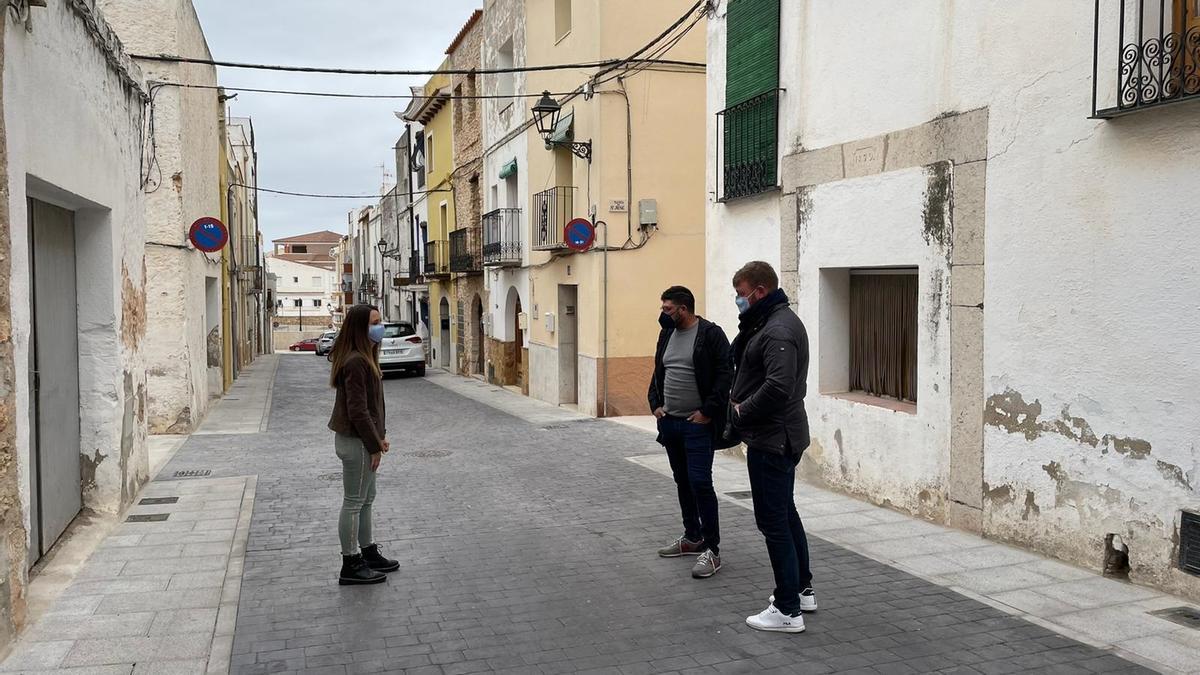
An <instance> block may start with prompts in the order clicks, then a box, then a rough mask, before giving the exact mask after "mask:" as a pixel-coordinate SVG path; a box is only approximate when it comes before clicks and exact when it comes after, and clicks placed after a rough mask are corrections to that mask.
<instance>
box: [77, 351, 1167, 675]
mask: <svg viewBox="0 0 1200 675" xmlns="http://www.w3.org/2000/svg"><path fill="white" fill-rule="evenodd" d="M325 368H327V366H325V365H324V364H323V362H320V361H318V360H315V359H283V360H281V365H280V368H279V371H278V373H277V381H276V383H275V391H276V394H275V396H274V399H273V403H272V409H271V415H270V423H269V426H268V428H267V430H266V432H265V433H260V434H248V435H239V436H219V435H195V436H193V437H191V438H190V439H189V440H188V441H187V443H186V444H185V445H184V447H183V448H182V449H181V450H180V451H179V453H178V454H176V455H175V457H174V458H173V459H172V461H171V463H170V465H169V466H168V467H167V468H166V470H165V474H164V475H170V474H172V473H173V472H174V471H176V470H182V469H197V468H206V469H211V470H212V471H213V476H214V477H216V478H222V477H230V478H232V477H237V476H245V475H255V476H257V477H258V482H257V486H256V493H255V501H254V511H253V518H252V520H251V521H250V523H249V525H248V526H249V535H250V536H249V541H248V542H247V546H246V551H245V562H244V564H243V565H242V567H241V570H242V572H243V574H242V578H241V580H240V584H233V585H231V588H236V589H238V590H240V599H239V604H238V611H237V614H236V623H235V629H234V630H235V637H234V642H233V644H232V648H231V652H232V655H233V657H232V661H231V664H230V665H231V670H232V672H234V673H268V672H278V671H285V670H286V671H304V670H305V669H308V670H312V671H320V672H338V673H368V672H398V671H404V672H409V673H418V672H437V673H473V672H515V673H522V674H526V673H539V672H543V673H560V672H573V671H575V670H584V669H593V670H595V672H614V673H615V672H619V673H622V674H623V675H631V674H633V673H648V672H668V673H669V672H694V673H708V674H711V673H751V672H753V673H761V672H788V673H826V672H834V671H835V670H837V669H842V670H846V671H854V670H855V669H859V671H860V672H884V673H908V672H936V671H937V670H946V671H947V672H970V669H975V670H978V671H979V672H988V671H987V670H986V669H987V668H1001V667H1003V666H1002V665H1001V664H1004V663H1006V662H1009V663H1011V662H1012V661H1013V660H1014V659H1017V658H1022V659H1027V661H1025V663H1027V664H1028V667H1031V668H1035V669H1036V668H1045V669H1049V668H1057V667H1060V666H1063V665H1064V664H1069V665H1072V666H1078V667H1084V668H1093V669H1095V670H1097V672H1099V671H1100V670H1101V669H1103V668H1112V667H1115V665H1117V664H1119V665H1120V666H1121V667H1122V668H1124V669H1125V671H1127V672H1145V671H1142V670H1140V669H1139V668H1138V667H1136V666H1134V665H1133V664H1131V663H1129V662H1127V661H1122V660H1120V659H1119V658H1116V657H1113V656H1112V655H1110V654H1107V653H1106V652H1103V651H1100V650H1096V649H1093V648H1090V647H1086V646H1082V645H1078V644H1077V643H1073V642H1071V641H1069V640H1068V641H1065V642H1062V641H1061V640H1062V639H1061V638H1057V636H1055V635H1054V634H1053V633H1052V632H1050V631H1049V630H1047V629H1044V628H1042V627H1040V626H1035V625H1032V624H1028V623H1026V622H1024V621H1022V620H1021V619H1019V618H1016V617H1013V616H1010V615H1007V614H1004V613H1002V612H1000V611H999V610H997V609H994V608H992V607H989V606H987V605H983V604H980V603H977V602H975V601H973V600H970V599H968V598H965V597H962V596H960V595H958V594H956V593H954V592H953V591H951V590H949V589H947V588H944V587H940V586H938V585H935V584H933V583H930V582H927V581H924V580H922V579H918V578H916V577H912V576H910V575H908V574H907V573H905V572H903V571H900V570H898V569H895V568H892V567H888V566H887V565H884V564H881V563H878V562H875V561H873V560H870V559H868V558H865V557H862V556H860V555H857V554H855V553H853V552H850V551H848V550H846V549H844V548H841V547H839V546H836V545H834V544H832V543H830V542H828V541H825V540H822V539H820V538H819V537H816V536H812V537H811V538H810V547H811V549H812V559H813V565H814V573H815V575H816V579H815V582H816V585H817V589H818V593H819V594H820V596H821V606H822V610H821V611H820V612H818V613H817V614H814V615H811V616H809V617H808V618H807V619H806V620H807V623H808V626H809V630H808V632H806V633H804V634H802V635H793V636H781V635H776V634H765V633H758V632H755V631H752V630H750V629H749V628H748V627H747V626H745V625H744V619H745V617H746V616H748V615H750V614H753V613H755V612H758V611H760V610H761V609H762V608H763V607H764V606H765V604H766V597H767V595H769V594H770V593H771V590H772V588H771V587H772V586H773V584H772V581H771V573H770V567H769V563H768V561H767V556H766V551H765V547H764V546H763V543H762V538H761V535H759V533H758V532H757V530H756V528H755V526H754V520H753V514H752V513H750V512H749V511H748V510H745V509H742V508H740V507H737V506H734V505H731V504H725V503H723V504H722V507H721V508H722V511H721V516H722V534H723V540H724V541H723V547H722V548H723V549H724V553H725V555H724V556H723V557H724V561H723V562H724V563H725V568H724V569H723V570H722V571H721V573H720V574H718V575H717V576H716V577H713V578H712V579H709V580H705V581H697V580H694V579H691V578H690V576H689V574H688V568H689V564H688V562H689V561H683V562H681V561H672V560H663V559H660V558H658V557H657V556H656V555H655V553H654V551H655V549H657V548H658V547H659V546H661V545H662V544H663V543H664V542H665V541H666V540H668V539H669V538H670V537H672V536H676V535H677V534H678V530H679V522H678V521H679V517H678V513H677V508H678V507H677V506H676V505H675V491H674V485H673V484H672V483H671V481H670V479H669V478H664V477H663V476H661V475H659V474H657V473H654V472H652V471H649V470H648V469H645V468H643V467H641V466H638V465H636V464H634V463H632V462H629V461H627V460H626V458H627V457H633V456H640V455H647V454H651V453H658V452H661V449H660V448H659V447H658V446H657V445H655V444H654V442H653V440H652V437H650V436H648V435H646V434H644V433H643V432H640V431H637V430H633V429H629V428H626V427H623V426H619V425H613V424H609V423H606V422H597V421H592V420H578V419H577V418H575V417H574V416H571V415H559V414H558V412H557V411H556V412H555V415H556V416H552V417H551V416H546V415H543V414H542V412H541V409H540V408H538V406H536V405H533V404H531V403H529V402H526V401H521V400H515V401H514V400H509V399H505V402H504V403H503V405H504V406H505V407H506V408H508V409H509V410H510V411H513V412H515V413H517V415H516V416H513V415H509V414H506V413H503V412H500V411H499V410H496V409H494V408H492V407H489V406H487V405H483V404H481V403H479V402H478V401H477V400H474V399H475V398H485V400H486V397H485V396H484V395H485V394H486V396H507V394H497V393H492V392H491V391H490V390H488V389H487V386H486V385H481V387H482V388H481V389H480V393H479V394H478V395H477V396H476V395H474V394H472V397H471V398H464V397H463V396H460V395H458V394H456V393H454V392H451V391H449V390H447V389H445V388H442V387H440V386H436V385H434V384H431V383H430V382H429V381H426V380H423V379H419V378H404V379H389V380H388V381H387V382H386V383H385V389H386V392H387V397H388V409H389V411H391V413H390V415H389V420H388V422H389V434H390V436H391V438H392V440H393V443H394V449H393V451H392V452H391V453H389V455H388V456H387V457H385V458H384V461H383V464H382V465H381V468H380V473H379V477H378V497H377V500H376V503H375V528H376V530H375V539H376V541H378V542H379V543H380V544H381V546H382V547H383V550H384V552H385V553H387V554H389V555H391V556H393V557H396V558H397V559H399V560H400V561H401V564H402V567H401V569H400V570H399V571H398V572H396V573H393V574H392V575H390V578H389V580H388V582H387V583H386V584H382V585H379V586H375V587H369V588H350V587H340V586H338V585H337V582H336V573H337V567H338V565H339V562H340V559H339V555H338V543H337V533H336V519H337V509H338V507H339V503H340V500H341V490H340V484H339V482H338V481H337V480H336V477H337V475H338V473H339V472H340V463H339V462H338V460H337V458H336V457H335V455H334V453H333V448H332V439H331V436H330V433H329V431H328V430H327V429H326V428H325V421H326V419H327V418H326V416H325V415H326V412H327V410H328V408H329V406H330V405H331V402H332V392H331V391H330V390H329V388H328V386H327V385H326V383H325V379H324V378H325V373H326V372H327V371H326V370H325ZM468 385H470V386H473V385H471V383H463V386H468ZM455 386H458V385H455ZM523 406H524V407H523ZM525 408H528V409H529V412H527V413H526V412H523V411H524V410H525ZM550 410H553V409H550ZM530 420H536V421H530ZM331 478H332V479H331ZM180 483H181V484H180V485H178V486H173V487H175V488H177V490H176V491H177V493H178V494H180V495H181V496H182V497H183V498H182V499H181V500H180V504H179V506H180V507H181V508H186V509H191V508H193V507H194V505H195V502H192V501H191V500H193V499H198V498H199V497H200V496H201V488H200V487H199V486H198V485H196V482H191V483H189V482H188V481H181V482H180ZM240 496H241V491H240V490H239V489H238V488H237V487H236V486H234V487H230V488H228V491H227V493H225V494H223V495H218V494H208V495H204V498H205V499H206V500H207V501H206V502H205V503H206V504H207V505H209V506H213V507H216V506H217V505H218V504H220V503H222V502H227V503H226V504H224V506H223V508H228V509H236V508H237V507H238V505H239V503H240V502H239V501H238V500H239V499H240ZM801 497H802V498H803V495H801ZM189 502H190V503H189ZM827 502H828V503H827ZM809 503H812V504H826V505H824V506H815V507H814V511H818V512H820V513H823V514H825V515H824V517H826V518H837V517H842V516H845V515H846V514H855V513H858V510H856V509H853V508H849V507H848V506H847V505H846V504H845V503H832V502H830V500H828V499H823V500H816V501H811V502H809ZM179 512H180V513H182V512H186V511H179ZM225 520H231V519H225ZM178 522H196V523H201V522H204V521H203V520H202V519H194V520H193V519H189V520H187V521H183V520H182V519H181V520H180V521H178ZM831 522H832V521H831ZM223 525H225V526H230V525H231V523H224V524H223ZM856 533H857V534H856V535H852V536H860V537H861V539H860V541H862V542H869V545H873V546H877V547H882V548H883V549H884V550H886V549H887V548H888V546H891V547H906V548H905V550H910V551H913V552H914V555H919V554H925V555H934V554H937V555H939V557H940V558H941V560H943V561H945V562H946V564H948V565H951V567H948V568H946V569H945V570H944V571H943V570H938V572H939V573H959V574H962V573H967V570H970V569H972V568H976V567H978V566H979V565H986V564H988V561H987V560H980V559H979V556H977V555H975V554H972V553H962V550H963V549H964V548H968V549H969V548H970V546H969V545H968V544H969V543H970V542H973V541H975V540H974V539H972V538H969V537H956V536H953V533H945V532H943V531H941V530H940V529H939V528H936V527H934V526H930V525H927V524H923V523H907V522H895V523H893V522H878V521H872V522H871V523H870V524H864V525H863V526H862V527H860V528H858V529H857V530H856ZM169 534H170V533H166V532H158V533H154V532H149V533H147V534H144V535H142V536H143V539H142V540H141V541H140V542H138V543H139V545H141V546H172V545H174V546H181V547H182V548H181V549H180V553H181V554H182V553H185V552H186V553H188V554H189V555H200V556H205V555H209V556H213V557H214V558H222V557H223V556H224V555H226V554H227V553H228V551H229V549H228V548H226V549H224V550H220V549H218V547H219V546H221V545H224V546H226V547H228V546H229V545H230V543H231V542H232V533H225V534H223V535H222V536H221V537H219V538H213V539H207V538H206V537H209V536H213V535H217V534H221V533H220V532H219V531H209V530H204V529H200V528H199V526H198V527H197V528H193V529H192V530H190V531H186V532H181V533H176V534H175V535H174V536H173V537H172V538H170V539H168V538H167V537H166V536H165V535H169ZM885 542H886V543H885ZM914 542H917V543H914ZM134 548H136V547H134ZM941 554H949V555H948V556H947V555H941ZM1021 559H1023V558H1021V556H1020V555H1015V556H1014V557H1013V559H1012V560H1010V561H1006V562H1005V566H1001V567H997V568H996V569H999V570H1005V569H1007V568H1009V567H1011V563H1013V562H1017V561H1019V560H1021ZM128 560H130V561H131V562H133V561H136V560H137V559H136V558H129V559H128ZM213 564H214V568H213V569H211V570H194V571H196V572H202V571H211V572H216V571H218V567H216V563H215V562H214V563H213ZM235 565H236V563H235ZM135 569H138V567H136V566H135ZM219 569H220V570H223V569H224V567H220V568H219ZM124 571H125V572H128V569H126V570H124ZM1043 572H1054V573H1055V574H1059V575H1067V572H1066V571H1063V570H1050V569H1045V570H1039V569H1038V568H1032V567H1031V568H1029V569H1022V570H1020V574H1025V575H1029V576H1027V577H1025V578H1024V579H1017V578H1015V575H1014V574H1000V575H992V576H993V577H997V581H996V583H997V585H998V587H999V588H1002V589H1008V588H1013V589H1017V588H1024V587H1025V586H1024V585H1023V584H1024V583H1025V581H1028V580H1030V579H1032V581H1030V583H1029V584H1028V585H1030V586H1032V585H1034V584H1036V583H1039V582H1046V581H1054V579H1055V578H1057V577H1053V576H1048V575H1046V574H1043ZM989 574H991V571H989ZM1065 583H1071V582H1065ZM1088 590H1093V589H1088ZM182 593H193V594H194V595H190V596H185V595H178V596H177V597H179V598H180V599H183V600H184V601H187V602H190V603H202V602H205V601H208V602H211V604H208V605H201V606H207V607H212V608H215V607H216V606H217V602H216V601H217V600H219V595H218V596H216V597H214V596H211V595H210V596H202V595H198V594H195V593H199V591H161V592H159V593H158V594H146V595H157V596H158V597H157V598H155V599H153V600H151V599H144V600H143V601H142V602H143V604H150V605H151V606H152V607H151V608H152V609H154V610H162V609H178V608H179V607H169V606H168V607H162V606H156V605H161V604H162V603H164V602H165V601H166V598H167V597H168V596H167V595H166V594H182ZM105 601H106V602H107V603H108V604H107V605H104V604H102V605H101V606H100V607H99V608H98V609H100V610H101V611H106V610H107V611H111V610H112V609H113V608H114V607H119V606H121V605H122V603H123V604H124V605H126V606H131V607H132V606H134V605H135V604H136V603H135V601H134V600H133V599H131V598H128V597H126V596H123V595H118V596H112V597H110V598H106V599H105ZM110 601H111V602H110ZM226 621H228V619H226ZM1051 638H1054V639H1055V640H1059V642H1053V641H1048V640H1049V639H1051ZM1064 644H1066V645H1070V646H1069V647H1064V646H1063V645H1064ZM1147 647H1148V648H1149V647H1152V645H1147ZM1067 649H1073V650H1074V649H1077V650H1078V651H1077V652H1073V653H1072V652H1068V653H1066V654H1065V655H1066V656H1069V657H1070V659H1069V660H1068V661H1063V660H1060V657H1061V656H1063V654H1055V653H1054V652H1066V650H1067Z"/></svg>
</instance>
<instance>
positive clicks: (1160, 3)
mask: <svg viewBox="0 0 1200 675" xmlns="http://www.w3.org/2000/svg"><path fill="white" fill-rule="evenodd" d="M1197 9H1198V8H1197V5H1196V2H1195V0H1157V1H1156V0H1096V18H1095V47H1094V50H1093V59H1094V61H1093V66H1092V116H1093V117H1097V118H1102V119H1109V118H1113V117H1119V116H1121V115H1127V114H1129V113H1132V112H1137V111H1139V110H1145V109H1147V108H1155V107H1159V106H1163V105H1170V104H1174V103H1180V102H1183V101H1188V100H1200V12H1198V11H1197Z"/></svg>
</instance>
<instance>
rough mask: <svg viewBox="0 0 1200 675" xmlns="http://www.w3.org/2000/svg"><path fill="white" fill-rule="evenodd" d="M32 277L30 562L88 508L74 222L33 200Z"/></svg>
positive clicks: (71, 217)
mask: <svg viewBox="0 0 1200 675" xmlns="http://www.w3.org/2000/svg"><path fill="white" fill-rule="evenodd" d="M29 239H30V248H31V251H32V256H31V259H32V268H33V269H32V272H33V275H32V276H33V284H32V285H33V293H32V298H33V338H32V340H31V347H32V348H31V350H30V351H31V358H30V362H31V363H30V365H31V367H32V372H31V373H30V384H31V391H32V396H31V404H32V405H31V407H32V411H31V413H32V417H33V427H32V434H31V439H30V445H29V447H30V455H31V456H30V461H29V466H30V505H31V509H30V524H31V528H30V529H31V531H32V532H31V544H30V547H29V562H30V564H31V565H32V563H34V562H36V561H37V560H38V559H39V558H41V556H42V555H44V554H45V553H46V552H47V551H49V550H50V548H51V547H52V546H54V543H55V542H56V541H58V538H59V537H60V536H61V535H62V533H63V531H64V530H66V529H67V525H69V524H70V523H71V521H72V520H73V519H74V518H75V516H76V515H78V513H79V509H80V507H81V506H82V494H81V489H80V473H79V464H80V462H79V322H78V307H77V305H76V286H75V219H74V214H72V213H71V212H70V211H67V210H66V209H61V208H58V207H57V206H51V205H50V204H46V203H43V202H39V201H37V200H34V199H30V200H29Z"/></svg>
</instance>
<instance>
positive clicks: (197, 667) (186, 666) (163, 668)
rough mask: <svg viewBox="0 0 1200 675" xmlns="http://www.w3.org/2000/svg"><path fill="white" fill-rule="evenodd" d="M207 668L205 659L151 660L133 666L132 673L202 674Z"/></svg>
mask: <svg viewBox="0 0 1200 675" xmlns="http://www.w3.org/2000/svg"><path fill="white" fill-rule="evenodd" d="M207 670H208V660H207V659H189V660H181V661H153V662H149V663H139V664H137V665H136V666H134V668H133V675H203V673H205V672H207Z"/></svg>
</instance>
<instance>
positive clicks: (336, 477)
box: [317, 471, 342, 482]
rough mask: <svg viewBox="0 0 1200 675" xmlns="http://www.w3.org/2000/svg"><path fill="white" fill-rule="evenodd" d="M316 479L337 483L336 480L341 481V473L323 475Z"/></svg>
mask: <svg viewBox="0 0 1200 675" xmlns="http://www.w3.org/2000/svg"><path fill="white" fill-rule="evenodd" d="M317 478H320V479H321V480H327V481H330V482H333V481H338V480H341V479H342V472H340V471H339V472H337V473H323V474H321V475H320V476H317Z"/></svg>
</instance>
